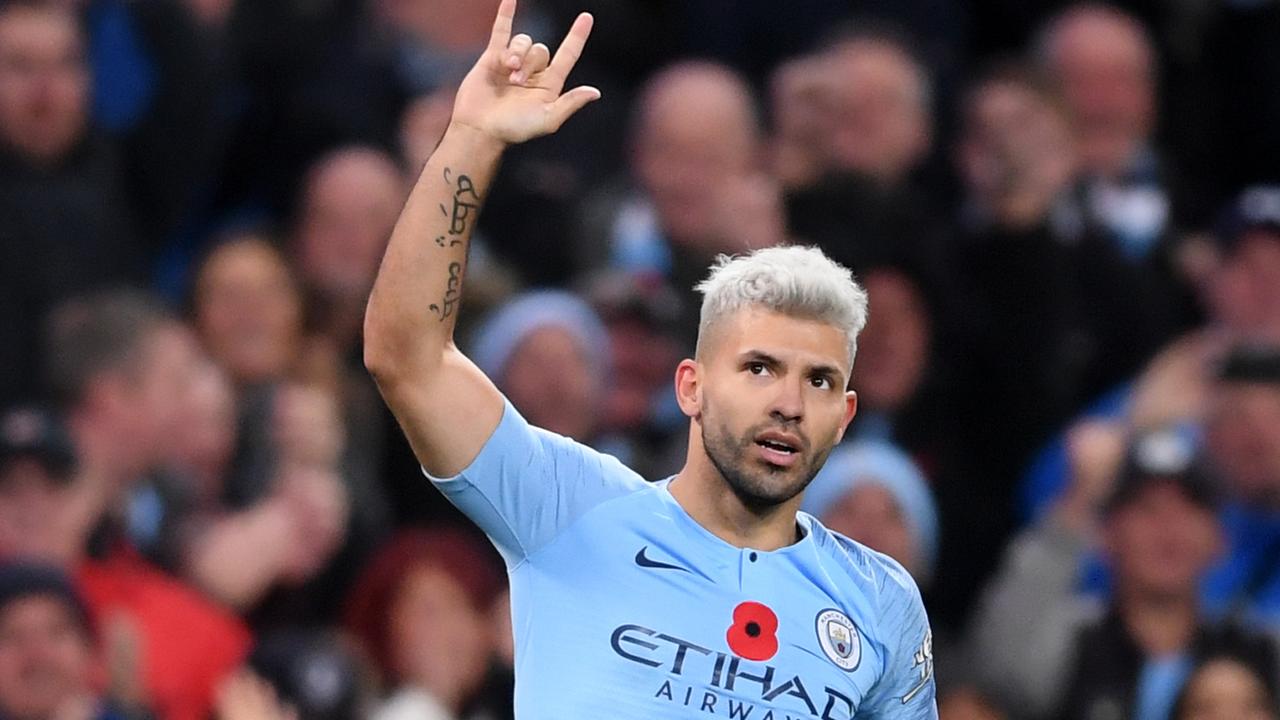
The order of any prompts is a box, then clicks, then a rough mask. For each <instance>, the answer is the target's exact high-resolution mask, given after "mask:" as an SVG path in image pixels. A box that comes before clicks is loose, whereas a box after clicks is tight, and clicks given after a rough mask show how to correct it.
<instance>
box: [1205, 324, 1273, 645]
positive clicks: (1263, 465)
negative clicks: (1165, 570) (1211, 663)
mask: <svg viewBox="0 0 1280 720" xmlns="http://www.w3.org/2000/svg"><path fill="white" fill-rule="evenodd" d="M1208 405H1209V410H1208V413H1207V416H1206V419H1205V438H1206V447H1207V448H1208V452H1209V455H1210V457H1211V458H1212V459H1213V462H1214V465H1215V467H1216V468H1217V469H1218V471H1219V472H1220V473H1221V475H1222V478H1223V481H1224V484H1225V486H1226V491H1227V502H1226V505H1225V507H1224V509H1223V516H1222V517H1223V523H1224V527H1225V529H1226V534H1227V553H1226V555H1225V557H1224V560H1223V562H1222V563H1221V564H1220V566H1219V567H1218V568H1216V569H1215V571H1214V572H1213V573H1212V575H1210V577H1209V578H1208V580H1207V581H1206V583H1205V595H1206V602H1207V603H1208V604H1209V606H1210V607H1211V608H1213V609H1215V610H1217V611H1218V612H1221V613H1224V614H1233V615H1238V616H1240V617H1241V618H1242V619H1245V620H1247V621H1253V622H1260V623H1263V624H1265V625H1266V626H1268V627H1270V628H1272V629H1280V347H1278V346H1270V347H1244V348H1238V349H1236V350H1235V351H1233V352H1232V353H1231V354H1230V355H1229V356H1228V357H1227V359H1226V361H1225V362H1224V363H1223V364H1222V367H1221V368H1220V370H1219V372H1218V378H1217V382H1216V383H1215V384H1214V386H1213V389H1212V391H1211V393H1210V396H1209V403H1208Z"/></svg>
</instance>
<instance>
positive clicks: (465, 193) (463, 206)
mask: <svg viewBox="0 0 1280 720" xmlns="http://www.w3.org/2000/svg"><path fill="white" fill-rule="evenodd" d="M452 174H453V170H452V169H450V168H445V169H444V181H445V183H447V184H449V185H453V186H454V188H455V189H454V191H453V207H452V208H448V209H446V208H445V206H444V205H443V204H441V205H440V206H439V207H440V213H441V214H442V215H444V216H445V217H446V218H448V219H449V234H448V235H447V236H445V235H441V236H440V237H438V238H436V244H437V245H439V246H440V247H455V246H458V245H461V244H462V236H463V235H465V234H466V232H467V226H468V225H470V224H471V221H472V220H473V219H474V218H475V214H476V212H477V211H478V210H479V209H480V195H479V194H478V193H477V192H476V186H475V183H473V182H472V181H471V177H470V176H468V175H463V174H459V175H458V179H457V182H456V183H455V182H454V181H453V180H452V179H451V178H450V176H451V175H452ZM468 197H470V199H469V200H468V199H467V198H468Z"/></svg>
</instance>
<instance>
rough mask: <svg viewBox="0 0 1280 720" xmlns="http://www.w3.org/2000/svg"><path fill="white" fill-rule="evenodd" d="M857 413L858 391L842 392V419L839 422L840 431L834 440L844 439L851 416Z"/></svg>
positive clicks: (851, 419)
mask: <svg viewBox="0 0 1280 720" xmlns="http://www.w3.org/2000/svg"><path fill="white" fill-rule="evenodd" d="M857 414H858V393H856V392H854V391H852V390H849V391H847V392H846V393H845V394H844V420H842V421H841V422H840V432H838V433H836V442H837V443H838V442H840V441H841V440H843V439H844V433H845V431H846V430H848V429H849V423H850V422H852V421H853V416H854V415H857Z"/></svg>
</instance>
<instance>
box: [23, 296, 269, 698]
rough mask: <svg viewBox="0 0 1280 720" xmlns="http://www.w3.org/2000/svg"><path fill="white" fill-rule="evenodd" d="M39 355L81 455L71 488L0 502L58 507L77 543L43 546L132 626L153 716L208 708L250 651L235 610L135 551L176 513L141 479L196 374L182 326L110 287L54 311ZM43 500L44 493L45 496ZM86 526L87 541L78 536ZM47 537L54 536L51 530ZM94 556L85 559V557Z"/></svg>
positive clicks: (168, 438)
mask: <svg viewBox="0 0 1280 720" xmlns="http://www.w3.org/2000/svg"><path fill="white" fill-rule="evenodd" d="M49 336H50V337H49V347H48V351H49V353H48V356H47V358H46V361H45V365H46V368H47V370H48V374H49V376H50V385H51V389H52V391H53V394H54V397H55V398H56V399H57V401H58V402H59V404H60V405H61V408H62V410H63V411H64V414H65V418H66V424H67V428H68V431H69V434H70V436H71V438H72V444H73V446H74V448H75V452H76V457H77V460H78V462H77V472H76V477H75V479H74V480H73V481H72V483H71V485H70V487H69V488H68V489H67V496H66V497H60V498H54V499H49V497H48V496H49V495H50V494H56V493H57V492H58V490H57V488H55V487H50V486H48V485H47V484H46V487H45V488H44V489H43V490H42V491H33V492H28V493H25V494H24V495H22V496H16V497H12V498H6V497H2V496H0V500H8V501H11V502H17V501H22V502H23V503H25V504H24V505H23V506H19V507H15V508H12V509H10V510H8V511H7V512H11V513H14V514H17V513H22V512H26V513H32V512H34V511H38V510H39V509H41V508H46V507H50V506H51V505H52V504H55V503H56V504H58V505H59V506H60V508H59V509H60V512H59V513H58V515H60V516H62V517H61V518H60V520H61V521H62V522H65V523H67V525H66V526H65V527H66V528H68V530H67V532H68V533H73V534H74V533H79V535H78V536H74V535H73V537H74V538H75V539H78V540H79V542H77V543H75V545H74V547H75V552H74V554H73V556H72V557H71V558H69V559H68V558H58V554H59V551H61V550H62V549H63V545H62V544H60V545H59V546H58V547H55V548H51V549H49V550H46V551H43V552H39V553H38V555H39V556H40V557H42V558H50V557H53V558H56V559H59V560H64V561H69V562H67V567H68V569H70V570H74V571H75V573H76V579H77V582H78V584H79V587H80V589H81V590H82V591H83V592H84V595H85V598H86V600H87V602H88V603H89V605H90V607H91V608H93V610H94V611H95V612H96V613H99V614H101V615H103V616H104V617H110V616H112V615H116V614H119V615H122V616H125V617H127V618H128V619H129V620H130V621H132V623H133V624H134V625H135V626H136V630H137V635H138V643H139V645H140V648H141V652H142V682H143V683H144V685H145V687H146V691H147V693H148V694H149V696H150V699H151V703H152V706H153V709H154V710H155V711H156V713H157V715H160V716H163V717H167V718H201V717H205V716H206V715H207V714H208V712H209V710H210V709H211V708H212V706H213V699H214V691H215V689H216V687H217V684H218V683H219V682H220V681H221V680H222V678H223V677H224V676H225V675H226V674H227V673H229V672H230V671H231V670H232V669H233V668H234V667H235V666H237V665H238V664H239V663H240V661H241V660H242V659H243V657H244V655H245V654H246V653H247V651H248V647H249V640H250V638H249V636H248V632H247V631H246V629H245V627H244V626H243V624H241V622H240V621H239V620H238V619H237V618H235V617H234V616H232V615H230V614H229V613H227V612H226V611H225V610H223V609H222V608H220V607H218V606H215V605H214V604H213V603H211V602H209V601H208V600H206V599H205V598H204V597H202V596H200V595H199V594H197V593H196V592H195V591H194V590H193V589H192V588H190V587H188V586H185V585H183V584H182V583H180V582H178V581H176V580H175V579H174V578H172V577H169V576H167V575H165V574H163V573H161V572H160V571H159V570H157V569H156V568H155V567H154V566H152V565H151V564H150V563H148V562H146V561H144V560H143V559H142V558H141V557H140V553H139V551H138V547H139V546H140V545H142V544H143V543H145V542H148V541H150V542H152V543H156V542H163V541H164V540H165V539H166V538H167V536H165V535H163V534H162V533H161V530H162V529H163V527H164V524H165V523H166V522H172V519H173V518H172V517H171V516H170V514H169V513H168V508H166V506H165V505H164V503H163V498H162V497H161V496H160V494H159V493H158V492H157V491H156V487H155V486H143V484H142V481H143V480H145V479H146V478H147V476H148V474H150V473H151V472H153V471H154V470H156V469H157V468H158V467H159V466H160V465H161V464H162V463H163V462H164V461H165V460H166V459H167V458H168V455H169V453H170V449H171V444H172V443H174V442H175V440H176V439H177V436H176V433H175V429H176V428H177V427H178V423H179V421H180V420H181V412H182V410H183V402H184V400H185V397H186V394H185V387H186V384H187V383H188V382H190V381H191V380H192V378H193V377H194V372H193V369H194V368H195V367H196V359H197V355H196V348H195V341H194V340H193V338H192V337H191V333H190V331H189V330H188V329H187V328H186V327H185V326H184V325H183V324H182V323H181V322H179V321H178V320H177V319H176V318H175V317H173V316H172V315H171V314H169V313H168V312H167V311H166V310H165V309H164V308H163V307H162V306H160V305H158V304H157V303H155V302H154V301H152V300H150V299H149V298H148V297H147V296H145V295H142V294H139V293H135V292H131V291H115V292H108V293H102V294H98V295H94V296H89V297H86V298H80V299H77V300H74V301H71V302H69V303H67V304H65V305H64V306H63V307H61V308H59V309H58V310H57V311H55V313H54V317H53V323H52V326H51V329H50V333H49ZM42 498H44V499H43V500H42ZM91 531H95V532H94V537H93V538H92V541H93V542H92V545H94V547H93V548H88V552H87V551H86V548H87V546H88V545H90V543H89V542H85V540H86V538H88V536H89V535H90V532H91ZM55 539H62V536H60V535H57V536H55ZM90 554H92V555H93V556H92V557H90Z"/></svg>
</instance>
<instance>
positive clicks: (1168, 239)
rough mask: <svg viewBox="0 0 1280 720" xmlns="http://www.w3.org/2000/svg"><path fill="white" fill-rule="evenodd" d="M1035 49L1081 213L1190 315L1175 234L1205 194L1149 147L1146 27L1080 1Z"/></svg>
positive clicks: (1152, 103)
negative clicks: (1071, 163) (1064, 127)
mask: <svg viewBox="0 0 1280 720" xmlns="http://www.w3.org/2000/svg"><path fill="white" fill-rule="evenodd" d="M1036 55H1037V62H1038V64H1039V65H1040V69H1041V70H1042V71H1043V72H1044V73H1045V74H1046V76H1047V77H1048V78H1049V80H1050V82H1052V83H1053V85H1054V87H1055V89H1056V91H1057V94H1058V95H1059V97H1060V98H1061V100H1062V102H1063V105H1064V106H1065V108H1066V110H1067V114H1068V116H1069V118H1070V121H1071V130H1072V134H1073V139H1074V141H1075V144H1076V147H1077V149H1078V152H1079V166H1080V167H1079V169H1080V173H1081V176H1082V177H1081V178H1080V181H1079V182H1078V183H1077V187H1076V188H1075V192H1076V195H1077V196H1078V197H1077V198H1076V204H1077V205H1078V207H1079V211H1080V212H1081V213H1082V216H1083V218H1084V219H1085V220H1086V221H1087V222H1089V223H1090V224H1092V225H1094V226H1096V227H1098V228H1100V229H1101V230H1103V231H1104V233H1105V234H1106V236H1107V238H1108V239H1109V240H1110V241H1112V242H1113V244H1114V245H1115V247H1116V248H1118V249H1119V250H1121V251H1122V252H1123V253H1124V255H1125V257H1126V258H1128V259H1129V260H1130V261H1131V262H1132V263H1133V264H1135V265H1138V266H1144V267H1146V268H1148V269H1149V270H1151V271H1154V272H1156V273H1158V274H1159V276H1160V281H1161V282H1160V285H1159V288H1158V289H1159V292H1160V293H1161V294H1160V295H1159V297H1160V300H1161V302H1163V303H1164V304H1165V305H1166V306H1168V307H1171V308H1173V309H1175V310H1176V311H1177V315H1178V317H1177V319H1178V320H1180V321H1181V322H1183V323H1184V324H1185V323H1187V322H1189V321H1191V320H1194V319H1195V315H1196V312H1195V309H1194V303H1193V298H1192V297H1191V290H1190V288H1189V287H1188V283H1187V282H1186V281H1185V279H1184V278H1183V277H1182V274H1181V273H1182V271H1181V269H1180V268H1179V262H1180V257H1179V255H1180V252H1181V248H1180V246H1179V242H1180V238H1179V237H1178V234H1177V233H1178V232H1179V231H1180V230H1186V229H1197V228H1198V227H1200V226H1201V225H1202V224H1203V223H1204V221H1205V216H1206V215H1207V214H1208V212H1209V211H1210V208H1209V207H1205V199H1207V198H1210V197H1211V194H1210V193H1209V192H1207V191H1206V190H1205V189H1203V188H1200V187H1196V186H1195V184H1196V183H1198V180H1197V179H1196V178H1194V177H1189V176H1187V175H1186V174H1184V173H1181V172H1179V168H1178V167H1176V166H1175V163H1173V162H1170V157H1169V156H1168V154H1167V153H1165V152H1164V149H1163V148H1160V147H1158V145H1157V138H1156V121H1157V116H1158V112H1157V107H1158V104H1159V103H1158V97H1157V94H1158V88H1157V77H1156V76H1157V64H1158V58H1157V50H1156V47H1155V45H1154V43H1153V42H1152V39H1151V37H1150V35H1149V34H1148V32H1147V30H1146V28H1145V27H1144V26H1143V25H1142V23H1141V22H1140V21H1139V20H1138V19H1137V18H1135V17H1133V16H1131V15H1129V14H1127V13H1125V12H1124V11H1123V10H1119V9H1116V8H1114V7H1110V6H1107V5H1101V4H1091V3H1083V4H1079V5H1075V6H1072V7H1068V8H1067V9H1065V10H1063V11H1062V12H1061V13H1060V14H1058V15H1056V16H1055V17H1053V18H1051V19H1050V20H1049V21H1048V23H1046V25H1045V27H1044V28H1043V30H1041V32H1040V35H1039V37H1038V41H1037V46H1036Z"/></svg>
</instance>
